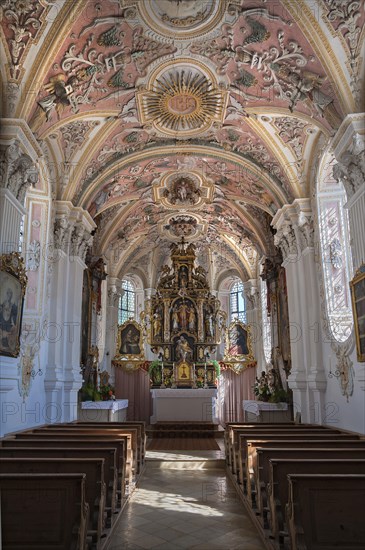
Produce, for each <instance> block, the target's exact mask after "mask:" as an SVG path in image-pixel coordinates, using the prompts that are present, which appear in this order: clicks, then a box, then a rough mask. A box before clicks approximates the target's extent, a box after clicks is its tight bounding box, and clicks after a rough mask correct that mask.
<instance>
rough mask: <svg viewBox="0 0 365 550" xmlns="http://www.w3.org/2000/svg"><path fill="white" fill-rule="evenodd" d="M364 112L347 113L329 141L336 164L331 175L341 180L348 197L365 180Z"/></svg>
mask: <svg viewBox="0 0 365 550" xmlns="http://www.w3.org/2000/svg"><path fill="white" fill-rule="evenodd" d="M364 124H365V113H355V114H351V115H348V116H347V117H346V118H345V120H344V121H343V123H342V124H341V126H340V127H339V129H338V131H337V133H336V135H335V136H334V137H333V139H332V142H331V149H332V151H333V154H334V157H335V159H336V160H337V164H335V165H334V166H333V177H334V178H335V180H336V181H341V182H342V183H343V185H344V187H345V189H346V194H347V199H350V198H351V197H352V196H353V195H354V194H355V193H356V192H357V191H358V190H359V189H360V188H361V186H363V185H364V180H365V136H364Z"/></svg>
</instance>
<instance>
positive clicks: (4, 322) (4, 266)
mask: <svg viewBox="0 0 365 550" xmlns="http://www.w3.org/2000/svg"><path fill="white" fill-rule="evenodd" d="M27 281H28V279H27V275H26V273H25V267H24V261H23V258H22V257H21V256H20V254H19V253H18V252H11V253H10V254H3V255H2V256H0V355H5V356H10V357H18V356H19V353H20V333H21V326H22V316H23V306H24V296H25V290H26V286H27Z"/></svg>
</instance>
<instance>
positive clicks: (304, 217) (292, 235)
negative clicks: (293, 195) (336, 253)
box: [271, 199, 314, 260]
mask: <svg viewBox="0 0 365 550" xmlns="http://www.w3.org/2000/svg"><path fill="white" fill-rule="evenodd" d="M271 225H272V226H273V227H274V228H275V229H276V235H275V237H274V243H275V245H276V246H278V247H279V248H280V249H281V252H282V254H283V258H284V260H285V259H286V258H288V257H289V256H291V257H293V256H294V257H298V256H299V255H300V254H301V252H303V251H304V250H305V249H306V248H311V247H313V245H314V224H313V215H312V210H311V205H310V200H309V199H295V201H294V202H293V203H292V204H285V205H284V206H283V207H282V208H281V209H280V210H278V212H277V213H276V214H275V216H274V218H273V221H272V224H271Z"/></svg>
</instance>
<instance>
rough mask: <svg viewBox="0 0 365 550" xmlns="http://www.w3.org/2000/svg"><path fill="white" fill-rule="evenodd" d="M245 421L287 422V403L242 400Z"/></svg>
mask: <svg viewBox="0 0 365 550" xmlns="http://www.w3.org/2000/svg"><path fill="white" fill-rule="evenodd" d="M242 406H243V413H244V419H245V422H251V421H252V422H289V421H290V420H291V419H290V411H289V408H288V403H267V402H266V401H252V400H251V401H243V402H242Z"/></svg>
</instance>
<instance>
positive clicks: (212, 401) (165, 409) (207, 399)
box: [151, 388, 217, 424]
mask: <svg viewBox="0 0 365 550" xmlns="http://www.w3.org/2000/svg"><path fill="white" fill-rule="evenodd" d="M151 395H152V402H153V414H152V416H151V424H155V423H156V422H169V421H171V422H173V421H177V422H179V421H187V422H189V421H191V422H217V419H216V397H217V390H216V389H203V388H199V389H184V388H181V389H176V390H175V389H170V388H166V389H156V390H151Z"/></svg>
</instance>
